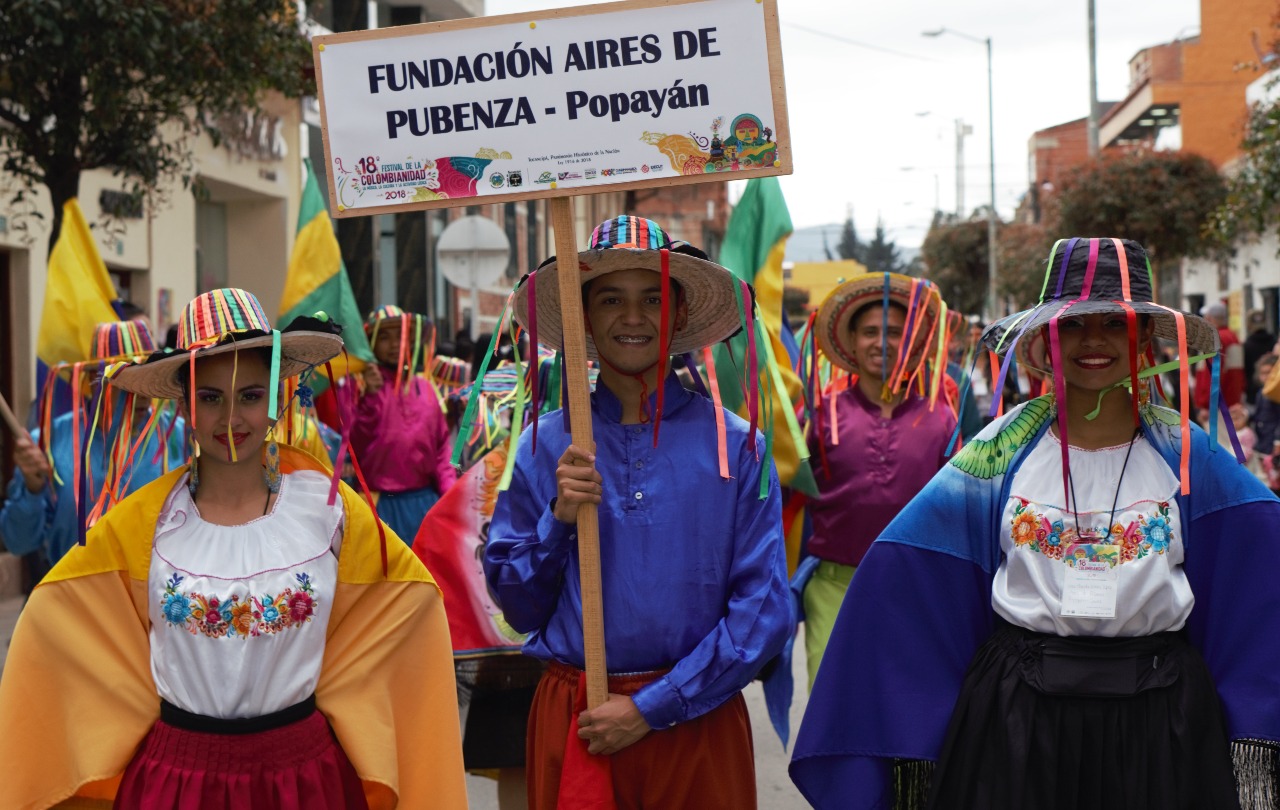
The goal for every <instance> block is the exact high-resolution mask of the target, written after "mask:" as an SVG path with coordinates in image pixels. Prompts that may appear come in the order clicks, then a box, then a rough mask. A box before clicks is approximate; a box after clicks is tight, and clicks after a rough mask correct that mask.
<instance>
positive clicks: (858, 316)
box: [804, 273, 956, 688]
mask: <svg viewBox="0 0 1280 810" xmlns="http://www.w3.org/2000/svg"><path fill="white" fill-rule="evenodd" d="M941 303H942V299H941V298H940V296H939V294H938V290H937V288H936V287H935V286H934V285H933V284H931V283H930V282H928V281H925V280H923V279H915V278H909V277H907V276H901V275H897V274H893V273H868V274H865V275H861V276H857V277H855V278H853V279H851V280H850V281H847V282H845V283H844V284H842V285H840V286H839V287H837V288H836V289H835V290H833V291H832V292H831V294H830V295H828V296H827V298H826V300H824V301H823V302H822V306H821V307H820V308H819V310H818V317H817V319H816V321H815V325H814V329H815V332H816V337H817V340H818V344H819V346H820V347H821V350H822V352H823V353H824V354H826V356H827V357H828V358H829V359H830V360H831V362H832V364H833V365H834V366H836V367H837V368H839V369H841V370H843V371H847V372H849V373H850V374H852V375H855V376H854V381H853V382H852V384H850V385H849V386H848V387H846V388H845V389H844V390H841V391H839V393H834V391H833V396H835V403H834V408H832V407H831V404H830V403H828V404H824V405H823V406H822V407H820V408H817V409H815V412H816V413H815V416H816V417H817V418H815V420H814V423H813V424H812V425H811V426H810V431H809V450H810V454H811V457H812V458H817V459H819V461H820V464H819V471H818V475H817V480H818V490H819V493H820V494H819V496H818V498H817V499H816V500H814V501H811V502H810V510H809V511H810V516H811V519H812V521H813V535H812V536H811V537H810V538H809V543H808V552H809V554H810V555H812V556H813V557H815V558H817V560H818V562H817V564H816V566H814V565H812V564H811V565H810V566H806V567H805V570H807V571H812V575H811V577H810V578H809V580H808V583H807V584H806V585H805V587H804V612H805V652H806V655H807V658H808V669H809V686H810V688H812V687H813V679H814V676H815V675H816V674H817V672H818V665H819V664H820V663H821V662H822V654H823V652H824V651H825V650H826V648H827V640H828V639H829V638H830V637H831V627H832V625H833V624H834V623H835V618H836V613H837V612H838V611H839V609H840V603H841V602H842V601H843V599H844V594H845V591H846V590H848V588H849V581H850V579H851V578H852V577H853V573H854V570H855V569H856V568H857V566H858V565H859V563H861V562H862V556H863V555H864V554H866V552H867V549H868V548H869V547H870V546H871V543H872V541H874V540H875V539H876V537H877V536H879V534H880V532H881V531H883V530H884V528H885V526H887V525H889V521H891V520H892V519H893V518H894V516H896V515H897V514H898V512H899V511H900V510H901V509H902V507H904V506H906V505H907V502H908V501H910V500H911V499H912V498H913V497H915V495H916V493H917V492H919V491H920V490H921V489H923V488H924V485H925V484H927V483H928V482H929V479H931V478H932V477H933V475H934V473H936V472H937V471H938V470H939V469H941V468H942V465H943V464H944V463H946V449H947V443H948V442H949V440H950V438H951V434H952V432H953V431H954V430H955V426H956V418H955V414H954V413H953V412H952V411H951V409H950V408H949V407H948V406H947V405H946V404H945V403H944V402H943V398H942V397H937V398H936V399H934V401H933V403H932V404H931V398H930V397H929V396H928V395H922V394H920V393H918V392H919V390H920V387H919V384H918V380H920V379H921V378H923V382H924V383H925V384H926V386H928V385H929V384H931V383H932V378H933V374H932V369H931V368H930V366H929V364H926V363H925V356H926V354H927V353H928V350H929V349H931V348H932V347H933V346H935V345H936V343H937V335H936V333H935V331H934V330H935V329H940V328H942V324H940V323H939V322H938V312H939V309H940V307H941ZM908 349H909V350H908Z"/></svg>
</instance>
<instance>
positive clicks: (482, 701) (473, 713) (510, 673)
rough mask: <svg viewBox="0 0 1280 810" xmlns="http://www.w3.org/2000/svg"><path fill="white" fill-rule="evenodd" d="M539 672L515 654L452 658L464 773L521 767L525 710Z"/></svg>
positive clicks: (533, 661)
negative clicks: (459, 715) (456, 687)
mask: <svg viewBox="0 0 1280 810" xmlns="http://www.w3.org/2000/svg"><path fill="white" fill-rule="evenodd" d="M545 669H546V663H545V662H543V661H539V660H538V659H537V658H531V657H530V656H527V655H521V654H518V653H517V654H497V655H485V656H478V657H475V658H458V659H454V672H455V674H456V675H457V678H458V706H459V708H460V709H461V710H462V713H463V729H462V760H463V765H464V767H466V768H467V770H487V769H490V768H521V767H524V750H525V735H526V733H527V731H528V728H529V708H530V707H531V706H532V705H533V693H534V692H535V691H536V690H537V688H538V681H540V680H541V679H542V673H543V671H544V670H545Z"/></svg>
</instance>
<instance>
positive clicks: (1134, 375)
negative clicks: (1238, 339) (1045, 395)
mask: <svg viewBox="0 0 1280 810" xmlns="http://www.w3.org/2000/svg"><path fill="white" fill-rule="evenodd" d="M1153 298H1154V296H1153V294H1152V281H1151V261H1150V259H1149V257H1148V256H1147V252H1146V250H1144V249H1143V247H1142V245H1140V244H1138V243H1137V242H1134V241H1131V240H1128V239H1116V238H1082V237H1074V238H1071V239H1059V240H1058V241H1057V242H1056V243H1054V246H1053V249H1052V250H1051V251H1050V253H1049V260H1048V262H1047V264H1046V266H1045V279H1044V284H1043V286H1042V287H1041V291H1040V301H1039V303H1037V304H1036V305H1035V306H1034V307H1032V308H1031V309H1028V310H1025V311H1023V312H1019V313H1016V314H1014V315H1010V316H1008V317H1006V318H1003V319H1001V320H1000V321H997V322H996V323H993V324H991V325H990V326H989V327H987V330H986V331H985V332H984V333H983V335H982V340H983V343H984V344H985V345H986V346H987V347H988V348H990V349H991V350H992V351H995V352H998V353H1000V354H1006V353H1008V352H1010V351H1013V352H1014V353H1015V355H1016V354H1017V351H1018V349H1017V346H1018V344H1019V343H1020V342H1021V341H1023V340H1034V339H1035V337H1036V336H1037V335H1039V336H1041V337H1042V338H1043V339H1045V340H1046V344H1047V347H1048V350H1047V355H1048V357H1049V362H1050V364H1051V366H1052V367H1053V368H1061V367H1062V356H1061V349H1060V347H1059V339H1058V321H1059V319H1061V318H1063V317H1071V316H1076V315H1090V314H1097V313H1123V314H1124V315H1125V317H1126V319H1127V320H1128V322H1129V370H1130V374H1129V379H1128V380H1127V381H1125V382H1124V383H1121V384H1122V385H1127V386H1129V387H1130V389H1131V391H1132V399H1133V419H1134V424H1135V425H1137V424H1139V423H1140V421H1141V420H1140V417H1139V413H1138V408H1139V399H1140V397H1139V392H1140V390H1141V387H1142V384H1143V383H1142V382H1141V381H1142V380H1145V379H1147V378H1149V377H1152V376H1155V375H1156V374H1159V373H1160V372H1163V371H1166V370H1170V369H1172V368H1178V369H1179V372H1180V375H1179V376H1180V379H1181V380H1182V381H1183V388H1184V390H1183V391H1182V395H1181V396H1180V398H1179V399H1180V403H1181V414H1180V421H1181V428H1182V443H1183V446H1182V464H1183V470H1182V471H1181V473H1182V474H1181V478H1182V487H1183V492H1184V493H1185V492H1186V491H1187V487H1188V486H1189V485H1190V481H1191V477H1190V475H1189V468H1188V467H1187V465H1188V464H1189V463H1190V458H1191V452H1190V442H1191V432H1190V430H1189V426H1190V405H1189V400H1190V391H1187V390H1185V388H1186V387H1187V383H1186V381H1187V380H1188V377H1189V371H1188V369H1189V368H1190V365H1191V364H1193V363H1196V362H1198V361H1200V360H1211V361H1212V364H1213V367H1212V368H1213V377H1212V378H1213V381H1214V384H1213V391H1214V395H1213V396H1212V402H1211V408H1212V409H1213V410H1219V409H1221V410H1223V411H1224V413H1223V418H1224V422H1225V424H1227V425H1228V430H1230V425H1231V419H1230V417H1229V415H1227V414H1226V413H1225V407H1224V406H1223V405H1222V402H1221V398H1220V397H1218V396H1217V389H1218V385H1217V381H1218V377H1219V363H1220V358H1219V356H1218V351H1219V349H1220V348H1221V341H1220V340H1219V338H1218V331H1217V329H1215V328H1214V327H1213V326H1212V325H1211V324H1210V323H1209V322H1208V321H1206V320H1205V319H1203V318H1201V317H1200V316H1198V315H1192V314H1191V313H1188V312H1181V311H1179V310H1176V309H1172V308H1170V307H1166V306H1164V305H1163V304H1159V303H1157V302H1156V301H1154V300H1153ZM1139 316H1145V317H1147V318H1150V320H1151V322H1152V324H1153V333H1154V335H1155V336H1156V337H1159V338H1164V339H1166V340H1169V341H1171V342H1173V343H1175V344H1176V345H1177V348H1178V360H1177V361H1176V362H1175V363H1172V364H1168V366H1156V365H1154V362H1153V357H1152V354H1151V350H1150V349H1148V351H1147V355H1146V356H1145V357H1142V358H1140V357H1139V353H1138V344H1139V335H1138V329H1139V327H1138V318H1139ZM1144 366H1145V367H1144ZM1007 371H1008V369H1007V367H1006V369H1005V370H1004V371H1003V372H1002V374H1001V380H1000V381H999V382H998V383H997V384H996V389H997V390H999V387H1000V386H1002V385H1003V384H1004V380H1003V376H1004V374H1005V373H1007ZM1053 386H1054V394H1055V397H1056V398H1057V401H1058V402H1063V401H1065V395H1066V390H1065V382H1064V381H1063V378H1062V375H1060V374H1058V375H1053ZM1210 426H1211V427H1210V433H1211V434H1213V439H1214V441H1213V442H1211V444H1213V445H1216V439H1217V436H1216V433H1217V420H1212V419H1211V420H1210ZM1058 427H1059V435H1060V436H1061V437H1062V448H1063V477H1064V479H1065V478H1066V465H1067V449H1066V448H1067V441H1068V439H1067V435H1066V415H1065V413H1063V412H1062V411H1061V410H1059V413H1058ZM1233 442H1234V435H1233ZM1237 448H1238V445H1237ZM1237 453H1239V450H1238V449H1237ZM1064 486H1065V485H1064Z"/></svg>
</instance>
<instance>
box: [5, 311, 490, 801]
mask: <svg viewBox="0 0 1280 810" xmlns="http://www.w3.org/2000/svg"><path fill="white" fill-rule="evenodd" d="M181 324H182V328H181V330H180V335H179V341H178V349H177V350H176V351H171V352H164V351H162V352H157V353H155V354H153V355H152V356H151V357H150V358H149V360H148V361H147V362H146V363H143V364H136V365H131V366H127V367H125V368H123V369H121V370H119V371H118V373H117V374H115V375H114V376H110V375H109V379H110V380H111V382H112V384H113V385H115V386H117V387H119V388H121V389H123V390H126V391H130V392H133V393H135V394H138V395H140V396H145V397H149V398H163V399H177V400H179V402H180V408H181V410H182V412H183V414H184V416H185V417H186V418H187V420H188V423H189V424H190V427H191V432H192V434H193V437H194V442H195V447H196V450H197V452H196V455H195V459H194V460H193V461H192V463H191V464H190V466H189V467H184V468H182V469H179V470H175V471H174V472H172V473H170V474H168V475H166V476H164V477H162V478H160V479H158V480H156V481H154V482H152V483H151V484H149V485H148V486H146V487H144V488H143V489H141V490H139V491H138V492H136V493H134V494H133V495H132V496H130V497H129V498H127V499H126V500H124V501H123V502H121V503H120V504H118V505H117V506H116V507H115V508H114V509H112V510H111V511H110V512H109V513H107V515H106V516H105V517H104V518H103V519H102V520H101V521H100V522H99V523H98V524H97V525H96V526H95V527H94V529H93V530H92V531H91V532H90V533H89V538H88V544H87V545H86V546H84V547H77V548H74V549H72V551H71V552H70V553H69V554H68V555H67V556H66V557H64V558H63V560H62V562H60V563H59V564H58V565H57V566H56V567H55V568H54V569H53V571H51V572H50V573H49V575H48V576H47V577H46V578H45V581H44V582H43V583H41V584H40V586H39V587H37V588H36V589H35V591H34V593H33V594H32V596H31V599H30V601H29V602H28V605H27V607H26V609H25V610H24V612H23V614H22V617H21V619H20V620H19V622H18V626H17V629H16V632H15V634H14V637H13V642H12V645H11V647H10V649H9V653H8V658H7V660H6V661H5V667H4V677H3V679H2V680H0V723H2V724H3V726H4V727H5V728H11V729H16V728H21V729H23V730H24V731H23V734H21V735H17V734H8V735H3V737H0V758H2V760H3V761H4V762H5V763H6V767H7V768H8V772H7V774H6V776H5V779H3V780H0V806H3V807H33V808H36V807H49V806H52V805H54V804H57V803H59V802H61V801H63V800H65V799H68V798H70V797H73V796H74V797H77V798H82V799H99V800H101V799H106V800H111V799H113V798H114V800H115V806H116V807H119V808H144V807H145V808H148V810H164V809H165V808H175V810H176V808H179V807H181V808H184V809H188V808H189V809H190V810H205V809H206V808H208V809H209V810H213V808H219V809H221V808H227V807H238V808H239V807H243V808H271V810H304V808H305V810H312V808H333V810H339V809H341V810H350V809H351V808H363V807H387V808H390V807H396V806H399V807H428V806H430V807H444V808H462V807H465V806H466V793H465V785H464V780H463V778H462V762H461V752H460V744H459V738H458V737H459V735H458V725H457V724H458V720H457V711H456V695H455V690H454V683H453V676H452V669H451V667H450V662H451V653H450V649H449V635H448V628H447V624H446V621H445V616H444V612H443V609H442V604H441V600H440V593H439V590H438V589H437V588H436V587H435V585H434V583H433V582H432V580H431V576H430V574H428V573H427V571H426V569H425V568H423V566H422V564H421V563H420V562H419V561H418V560H417V559H416V558H415V557H414V556H413V554H412V553H411V552H410V551H409V550H408V549H407V548H405V547H404V545H403V544H402V543H401V542H400V541H399V540H397V539H396V537H395V535H394V534H392V533H391V532H390V531H388V530H386V528H385V527H383V526H381V524H380V523H379V521H378V519H377V517H376V516H375V515H374V514H373V512H372V511H371V510H370V508H369V507H368V506H367V505H366V503H365V502H364V501H363V500H362V499H361V498H360V496H358V495H356V494H355V493H354V492H352V491H351V490H350V489H348V488H346V487H345V486H342V485H336V486H335V485H333V484H331V480H330V474H329V473H327V472H326V471H324V469H323V467H322V466H321V465H320V463H319V462H318V461H317V460H315V459H313V458H311V457H310V456H308V455H306V454H305V453H303V452H302V451H299V450H296V449H294V448H292V447H289V446H284V447H278V446H277V444H276V442H275V440H274V437H273V435H272V430H273V427H274V425H273V422H274V418H275V415H276V414H277V413H279V412H280V409H282V408H283V407H284V406H285V405H286V404H287V403H285V402H283V397H281V396H280V395H279V392H280V390H281V381H282V380H284V379H287V378H289V377H292V376H295V375H298V374H306V373H309V372H310V370H311V369H313V368H314V367H315V366H316V365H317V364H322V363H324V362H325V361H326V360H327V359H329V358H331V357H332V356H333V355H334V354H335V353H336V352H338V351H339V349H340V348H341V345H342V344H341V339H340V338H339V337H338V334H337V332H338V331H339V328H338V327H337V326H336V325H334V324H332V323H331V322H329V321H328V320H327V319H315V318H298V319H295V320H294V321H293V322H292V323H291V324H290V326H289V328H288V330H286V331H284V332H277V331H273V330H272V329H271V326H270V324H269V323H268V322H267V319H266V316H265V315H264V314H263V312H262V308H261V306H260V305H259V304H258V301H257V299H256V298H254V297H253V296H252V295H251V294H249V293H247V292H245V291H243V290H214V291H212V292H209V293H205V294H203V295H201V296H200V297H199V298H197V299H195V300H194V301H193V302H191V303H190V304H189V305H188V306H187V307H186V309H185V310H184V311H183V313H182V317H181ZM335 496H336V497H337V499H336V500H334V498H335ZM384 534H385V537H383V535H384ZM88 606H92V607H91V608H89V607H88Z"/></svg>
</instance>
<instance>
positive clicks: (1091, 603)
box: [1060, 543, 1120, 619]
mask: <svg viewBox="0 0 1280 810" xmlns="http://www.w3.org/2000/svg"><path fill="white" fill-rule="evenodd" d="M1119 553H1120V547H1119V546H1117V545H1111V544H1104V543H1087V544H1084V543H1082V544H1079V545H1077V546H1073V547H1072V548H1069V549H1068V550H1067V553H1066V554H1065V555H1064V560H1069V561H1070V562H1068V563H1067V565H1066V566H1065V568H1066V579H1065V580H1064V582H1063V584H1062V609H1061V611H1060V613H1061V615H1063V616H1071V617H1075V618H1085V619H1114V618H1115V617H1116V599H1117V597H1118V596H1119V593H1120V572H1119V570H1118V569H1117V567H1116V563H1117V562H1118V558H1119Z"/></svg>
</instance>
